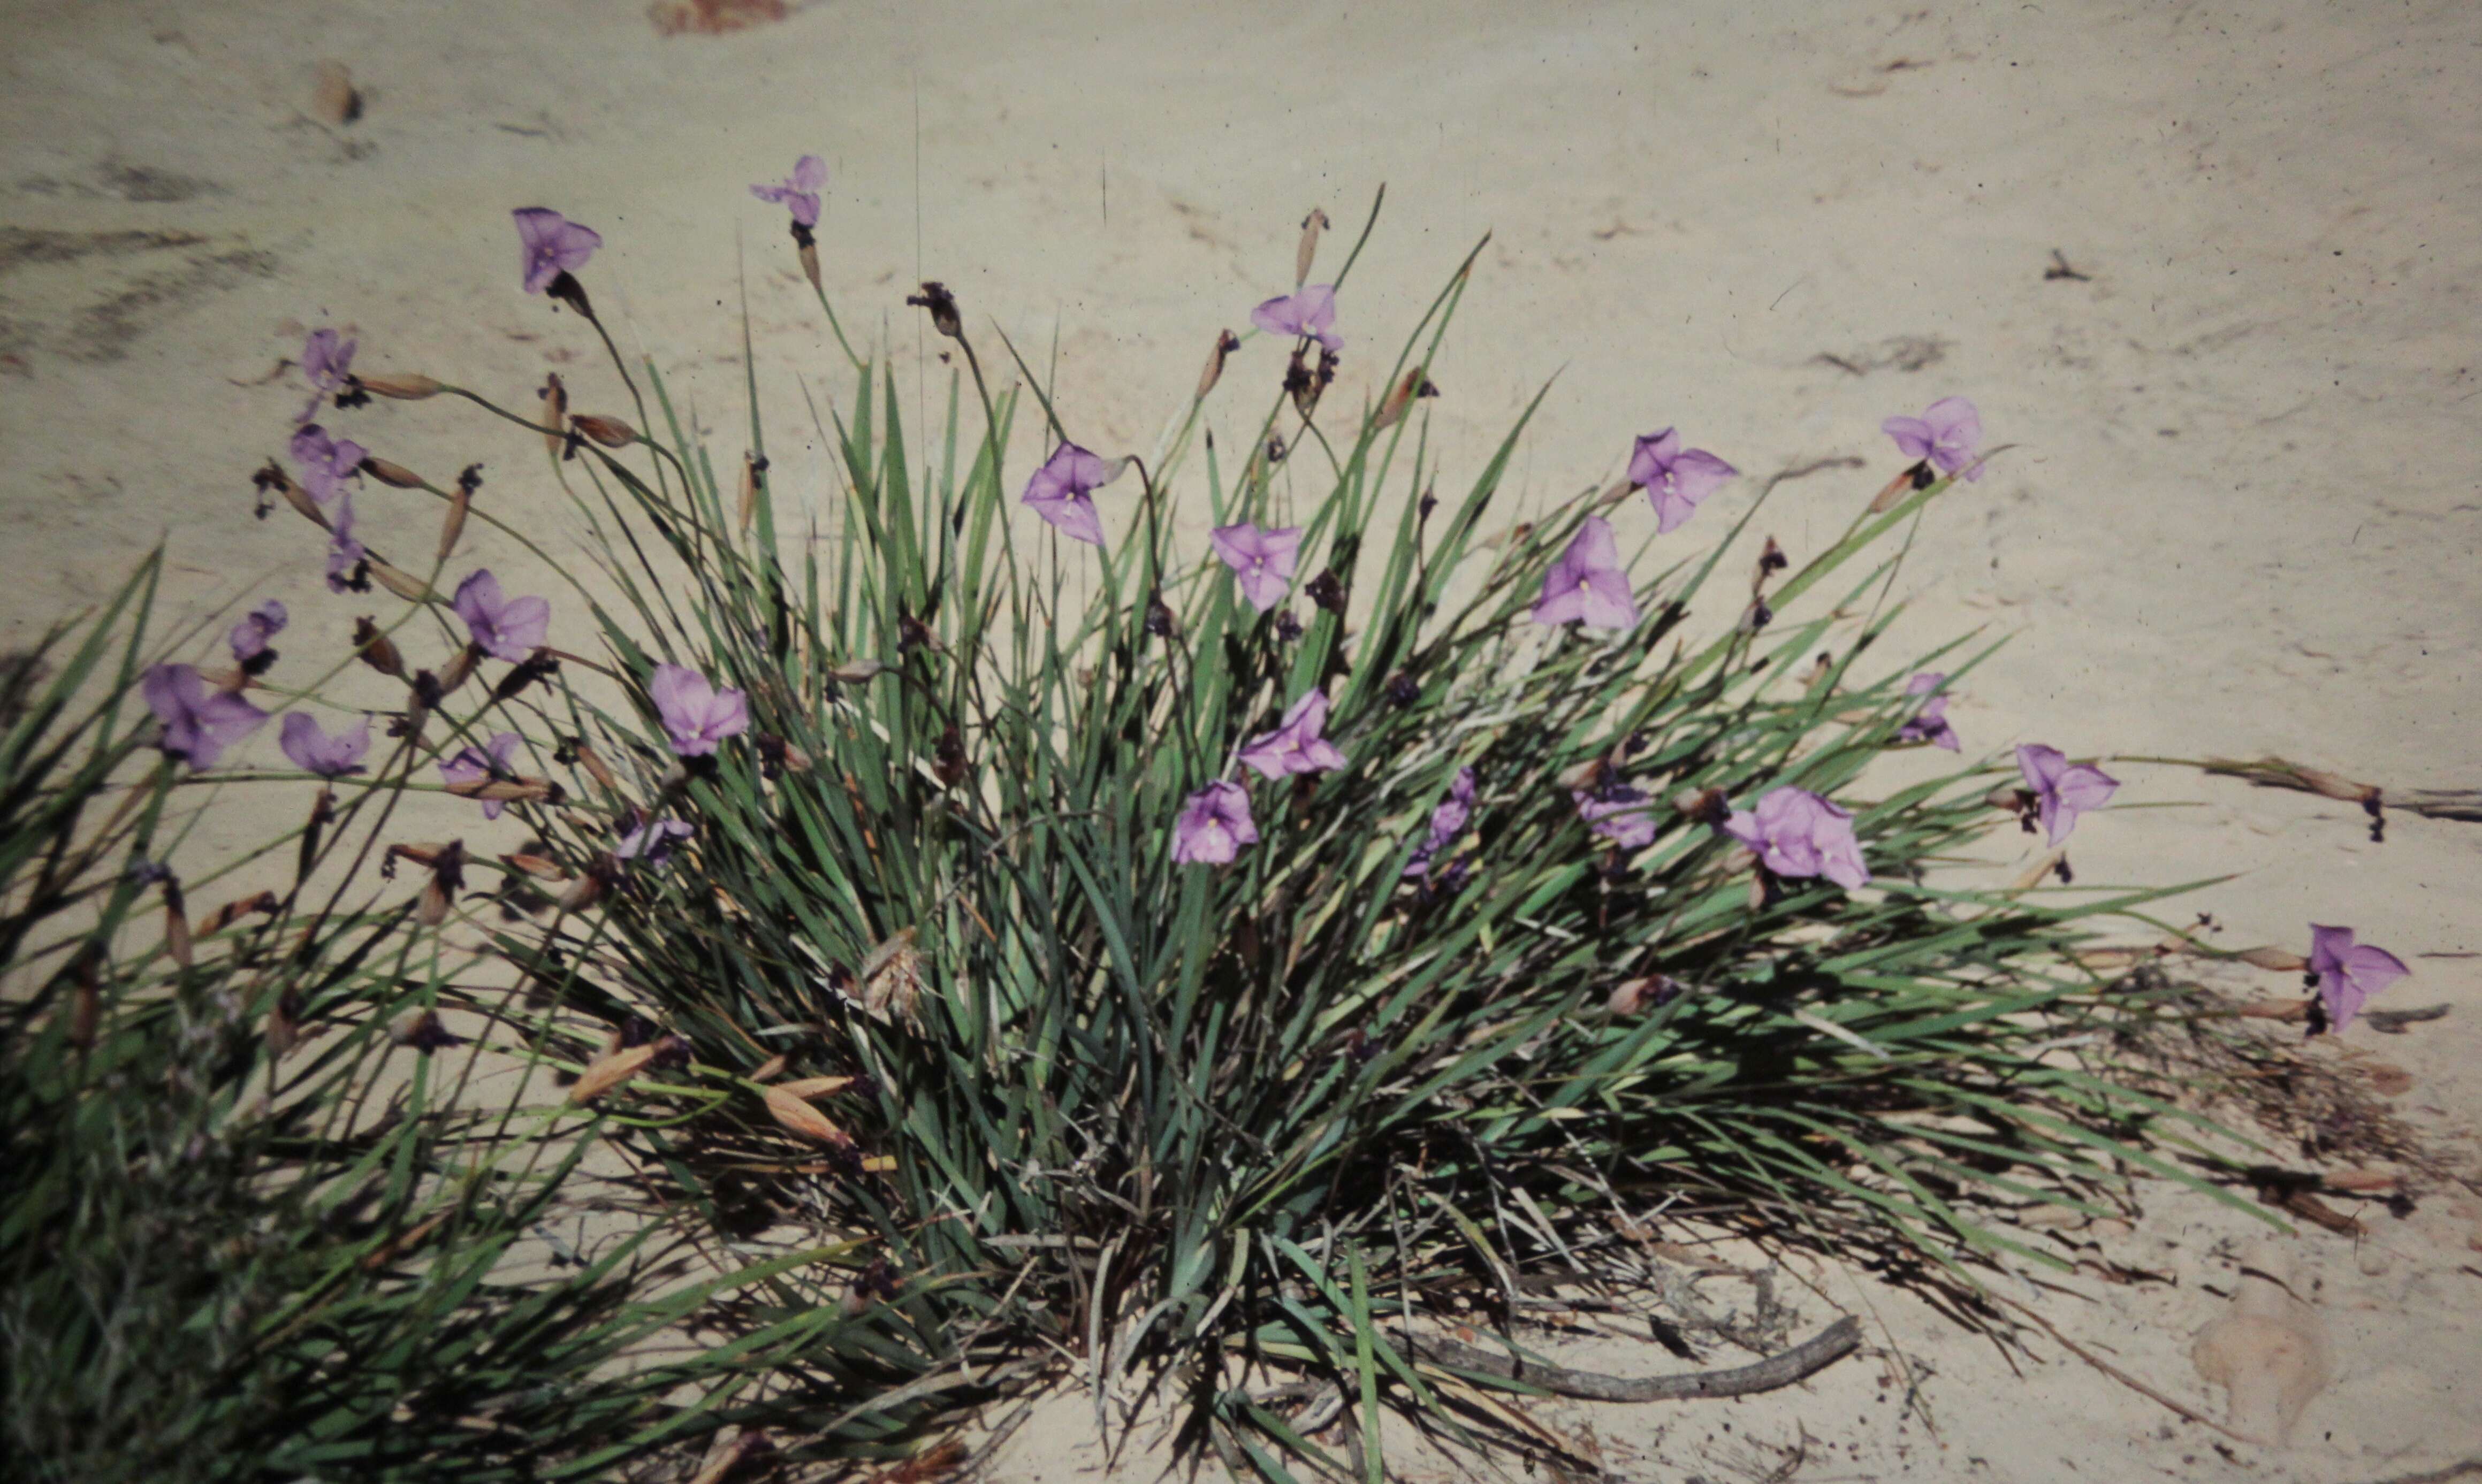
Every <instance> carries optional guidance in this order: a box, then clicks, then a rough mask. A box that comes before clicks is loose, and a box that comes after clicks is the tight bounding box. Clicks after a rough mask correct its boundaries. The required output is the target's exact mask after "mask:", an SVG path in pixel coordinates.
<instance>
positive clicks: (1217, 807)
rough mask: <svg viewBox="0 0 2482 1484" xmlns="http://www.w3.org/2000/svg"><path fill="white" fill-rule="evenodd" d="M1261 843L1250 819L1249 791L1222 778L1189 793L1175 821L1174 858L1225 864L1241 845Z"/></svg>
mask: <svg viewBox="0 0 2482 1484" xmlns="http://www.w3.org/2000/svg"><path fill="white" fill-rule="evenodd" d="M1257 843H1258V826H1257V825H1256V824H1255V823H1254V822H1253V821H1252V820H1251V819H1250V794H1249V791H1248V790H1246V789H1244V788H1242V787H1241V785H1239V784H1237V783H1227V782H1224V781H1223V780H1221V779H1218V780H1217V781H1216V782H1213V783H1210V784H1208V785H1207V786H1206V787H1204V788H1202V789H1201V790H1199V791H1198V792H1197V793H1195V794H1191V795H1189V800H1188V802H1186V803H1184V804H1183V805H1181V810H1180V816H1179V818H1177V819H1175V820H1173V825H1172V858H1173V859H1174V860H1175V861H1177V862H1180V863H1181V864H1183V865H1191V866H1224V865H1228V864H1230V862H1231V860H1232V858H1233V857H1234V856H1236V855H1239V854H1240V853H1241V847H1242V846H1248V845H1256V844H1257Z"/></svg>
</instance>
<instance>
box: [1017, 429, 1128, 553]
mask: <svg viewBox="0 0 2482 1484" xmlns="http://www.w3.org/2000/svg"><path fill="white" fill-rule="evenodd" d="M1114 472H1115V471H1114V470H1113V468H1112V466H1111V464H1109V463H1108V462H1106V461H1105V460H1104V459H1103V457H1102V456H1100V455H1097V454H1091V453H1088V452H1087V451H1086V450H1084V449H1082V448H1079V447H1078V446H1077V445H1076V444H1074V443H1063V444H1061V445H1060V447H1058V448H1056V449H1053V450H1052V451H1051V456H1050V457H1049V458H1047V459H1045V460H1043V467H1042V468H1040V469H1037V470H1035V471H1034V478H1033V479H1031V480H1028V481H1027V482H1026V485H1025V503H1026V504H1027V505H1029V506H1031V507H1033V508H1034V513H1036V514H1037V515H1040V516H1042V517H1043V519H1044V520H1047V521H1049V522H1050V523H1051V524H1052V525H1054V526H1056V527H1058V528H1059V529H1060V534H1062V535H1065V536H1067V537H1069V539H1070V540H1072V541H1083V542H1085V543H1086V544H1087V545H1089V546H1100V545H1102V544H1103V522H1102V520H1101V519H1100V518H1099V517H1097V516H1096V513H1095V502H1094V501H1093V500H1091V499H1089V498H1087V497H1088V495H1089V494H1090V493H1091V492H1093V491H1095V490H1097V489H1100V488H1102V487H1103V486H1104V485H1106V484H1109V483H1110V482H1112V476H1113V474H1114Z"/></svg>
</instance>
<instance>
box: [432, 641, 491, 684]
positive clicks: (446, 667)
mask: <svg viewBox="0 0 2482 1484" xmlns="http://www.w3.org/2000/svg"><path fill="white" fill-rule="evenodd" d="M481 655H482V651H481V650H480V649H478V648H476V647H475V646H474V645H472V644H468V645H466V646H465V647H464V648H462V649H461V650H459V651H457V653H456V654H454V655H452V656H450V657H449V660H448V663H447V664H443V665H441V666H440V667H439V693H440V694H441V695H446V694H447V693H448V692H449V691H451V690H456V689H457V688H458V687H459V686H462V685H463V684H465V682H466V681H467V680H468V679H470V678H471V677H472V676H473V673H474V663H475V661H476V660H477V659H479V658H480V657H481Z"/></svg>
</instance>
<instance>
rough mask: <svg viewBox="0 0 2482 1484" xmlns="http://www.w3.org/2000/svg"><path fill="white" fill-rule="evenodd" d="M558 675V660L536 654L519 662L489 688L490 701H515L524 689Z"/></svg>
mask: <svg viewBox="0 0 2482 1484" xmlns="http://www.w3.org/2000/svg"><path fill="white" fill-rule="evenodd" d="M558 673H560V662H559V661H558V660H555V659H553V658H552V657H551V656H549V655H547V654H537V655H535V656H534V657H533V658H531V659H528V660H525V661H522V662H520V663H519V664H516V665H515V666H514V667H512V668H511V669H510V671H509V673H507V674H506V675H503V676H501V677H500V683H499V684H498V685H496V686H493V687H492V688H491V699H493V700H495V701H510V700H515V699H516V697H517V696H518V695H520V694H521V693H523V692H524V690H525V689H526V687H528V686H531V685H533V684H534V683H535V682H536V681H538V680H542V679H545V678H547V677H549V676H552V675H556V674H558Z"/></svg>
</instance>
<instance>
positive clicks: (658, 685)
mask: <svg viewBox="0 0 2482 1484" xmlns="http://www.w3.org/2000/svg"><path fill="white" fill-rule="evenodd" d="M647 694H648V695H649V696H652V697H653V698H654V702H655V715H656V716H659V717H660V718H662V720H663V723H664V730H665V731H666V732H668V733H670V734H672V739H673V752H675V753H677V754H679V755H680V756H682V757H685V758H702V757H708V756H711V755H712V754H713V753H714V752H715V749H716V744H717V743H719V742H723V741H724V740H725V739H726V738H727V737H738V736H740V735H741V734H742V733H744V732H746V731H748V730H750V698H749V697H748V696H745V695H743V694H742V693H741V692H740V691H738V690H717V689H716V688H715V685H714V683H713V682H711V681H709V680H708V679H707V678H706V677H705V676H704V675H701V674H700V673H699V672H698V671H696V670H693V669H686V668H683V667H682V666H680V665H677V664H658V665H656V666H655V673H654V676H653V678H652V679H650V680H648V681H647Z"/></svg>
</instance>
